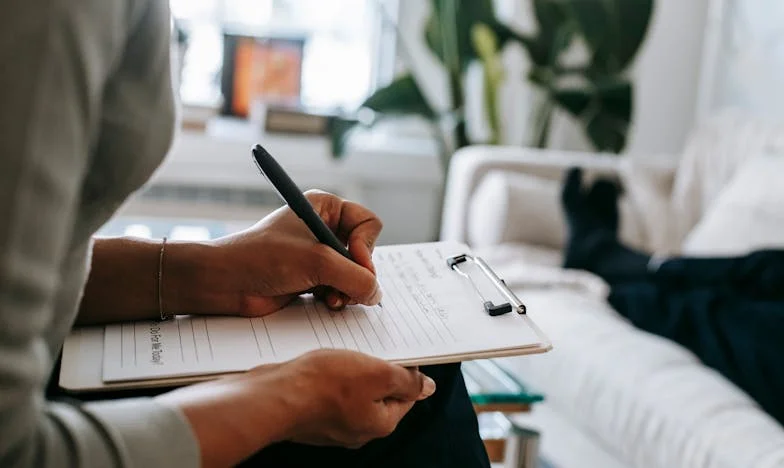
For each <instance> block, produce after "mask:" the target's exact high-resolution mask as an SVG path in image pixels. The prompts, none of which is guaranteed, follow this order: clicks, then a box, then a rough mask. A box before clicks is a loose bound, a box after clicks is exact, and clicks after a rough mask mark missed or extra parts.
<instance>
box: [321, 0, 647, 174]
mask: <svg viewBox="0 0 784 468" xmlns="http://www.w3.org/2000/svg"><path fill="white" fill-rule="evenodd" d="M430 1H431V7H432V11H431V16H430V17H429V19H428V21H427V23H426V25H425V28H424V31H423V33H424V39H425V42H426V43H427V45H428V47H429V49H430V51H431V52H432V53H433V54H434V55H435V56H436V57H437V58H438V59H439V61H440V62H441V64H442V65H443V66H444V68H445V70H446V71H447V73H448V76H449V95H450V97H451V106H450V108H449V109H448V110H447V111H446V112H436V111H435V110H434V108H433V106H432V105H431V104H430V103H429V102H428V100H427V98H426V97H425V94H424V93H423V92H422V90H421V87H420V86H419V84H418V83H417V80H416V78H415V77H414V75H413V74H411V73H407V74H404V75H402V76H399V77H397V78H396V79H395V80H394V81H393V82H392V83H390V84H389V85H387V86H385V87H382V88H380V89H378V90H377V91H376V92H374V93H373V94H372V95H371V96H369V97H368V98H367V99H366V100H365V101H364V102H363V103H362V105H361V106H360V109H366V110H370V111H372V115H373V118H372V119H369V120H365V121H363V123H361V124H360V122H359V121H358V120H357V119H355V118H353V117H340V118H335V119H333V120H332V122H331V138H332V151H333V154H334V155H335V156H336V157H339V156H340V155H342V154H343V152H344V150H345V146H346V144H347V142H348V141H349V139H350V136H351V133H352V131H353V130H354V129H355V128H356V127H358V126H365V127H367V126H372V125H374V124H376V123H377V122H379V121H381V120H383V119H385V118H387V117H390V116H399V115H419V116H421V117H423V118H424V119H425V121H426V122H428V124H429V125H430V128H431V130H432V133H433V135H434V137H435V138H436V141H438V142H439V146H440V148H441V153H442V154H441V162H442V166H443V168H444V170H446V168H447V167H448V164H449V158H450V156H451V154H452V153H453V152H454V150H456V149H459V148H461V147H464V146H467V145H469V144H471V142H470V141H469V138H468V135H467V131H466V120H465V107H464V106H465V100H464V96H465V79H466V70H467V67H468V66H469V65H470V64H471V63H477V62H478V63H481V65H482V69H483V73H484V80H483V81H484V102H485V112H486V117H487V120H488V123H489V125H490V127H491V130H492V136H491V141H490V142H491V143H495V142H497V141H498V134H499V127H500V125H499V118H500V116H499V113H498V102H497V101H498V89H499V87H500V85H501V83H502V82H503V80H504V79H510V77H507V76H505V71H504V70H503V67H502V65H501V62H500V53H501V51H502V50H503V48H504V47H505V46H506V45H508V44H510V43H513V42H514V43H518V44H520V45H522V46H523V48H524V50H525V51H526V52H527V55H528V57H529V59H530V63H531V68H530V72H529V73H528V75H527V76H526V77H521V79H526V80H527V81H528V82H529V83H530V84H531V85H532V86H534V87H536V88H537V89H538V90H539V92H540V95H542V96H543V99H542V100H541V102H540V104H539V105H538V106H537V109H534V111H535V112H534V114H535V115H536V118H535V119H534V126H533V127H532V128H531V129H529V131H528V134H529V135H530V138H529V141H528V144H529V145H531V146H536V147H544V146H545V145H546V143H547V139H548V135H549V130H550V123H551V121H552V115H553V111H554V110H555V109H556V108H560V109H563V110H565V111H566V112H568V113H570V114H571V115H573V116H574V117H575V118H576V119H577V121H578V122H579V123H580V125H581V127H582V129H583V131H584V132H585V134H586V135H587V137H588V139H589V140H590V141H591V142H592V144H593V145H594V147H595V149H596V150H598V151H603V152H612V153H619V152H620V151H622V150H623V148H624V146H625V144H626V138H627V133H628V129H629V126H630V123H631V119H632V109H633V102H634V92H633V84H632V82H631V80H630V79H629V77H628V76H627V71H628V67H629V65H630V63H631V61H632V60H633V58H634V57H635V55H636V53H637V51H638V49H639V47H640V45H641V44H642V42H643V40H644V38H645V35H646V32H647V29H648V24H649V22H650V17H651V13H652V9H653V0H531V1H532V7H533V12H534V15H535V19H536V24H537V28H536V31H535V32H534V33H532V34H525V33H520V32H518V31H514V30H513V29H511V28H510V27H508V26H506V25H504V24H503V23H501V22H500V21H498V19H497V18H496V15H495V12H494V10H493V4H492V0H430ZM401 42H402V41H401ZM576 44H582V46H583V47H584V49H585V52H586V53H585V54H584V55H585V58H584V59H583V60H582V61H581V62H579V63H577V64H567V63H566V62H567V61H566V60H565V57H566V54H567V52H568V51H570V50H571V49H572V48H573V47H575V45H576ZM401 47H402V44H401ZM402 52H403V58H404V59H405V57H406V53H405V52H406V51H405V49H403V51H402ZM512 78H513V77H512ZM445 121H448V122H451V125H449V126H447V130H446V131H445V130H444V128H445V125H444V122H445ZM521 131H524V129H521Z"/></svg>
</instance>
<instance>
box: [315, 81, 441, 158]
mask: <svg viewBox="0 0 784 468" xmlns="http://www.w3.org/2000/svg"><path fill="white" fill-rule="evenodd" d="M360 108H366V109H371V110H373V111H375V112H376V113H377V116H376V118H374V119H373V120H372V121H370V122H368V123H367V124H366V125H367V126H373V125H374V124H375V123H377V122H378V121H379V120H380V119H381V118H383V117H384V116H389V115H411V114H415V115H420V116H422V117H424V118H425V119H428V120H433V119H435V118H436V113H435V111H433V108H432V107H430V104H428V102H427V99H426V98H425V95H424V94H423V93H422V91H421V90H420V89H419V85H417V82H416V80H415V79H414V77H413V76H412V75H410V74H406V75H403V76H400V77H398V78H397V79H395V80H394V81H393V82H392V83H390V84H389V85H387V86H386V87H384V88H380V89H378V90H377V91H376V92H375V93H373V94H372V95H370V97H368V98H367V99H365V102H363V103H362V104H361V105H360ZM359 124H360V122H359V121H358V120H356V119H346V118H342V117H334V118H332V119H331V120H330V132H329V133H330V137H331V146H332V154H333V155H334V156H335V157H340V156H343V153H344V152H345V149H346V140H347V139H348V137H349V136H350V134H351V132H352V131H353V130H354V127H356V126H357V125H359Z"/></svg>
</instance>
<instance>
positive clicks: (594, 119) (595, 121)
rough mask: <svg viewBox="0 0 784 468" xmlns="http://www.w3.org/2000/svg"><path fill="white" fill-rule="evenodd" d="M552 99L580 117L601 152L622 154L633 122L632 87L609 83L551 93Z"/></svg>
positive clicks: (620, 80)
mask: <svg viewBox="0 0 784 468" xmlns="http://www.w3.org/2000/svg"><path fill="white" fill-rule="evenodd" d="M551 96H552V98H553V99H554V100H555V101H556V102H557V103H558V105H560V106H561V107H563V108H564V109H565V110H567V111H568V112H569V113H570V114H572V115H574V116H575V117H577V118H578V119H579V120H580V121H581V123H582V125H583V126H584V127H585V132H586V134H587V135H588V137H589V138H590V139H591V142H592V143H593V145H594V147H595V148H596V149H597V150H599V151H610V152H613V153H618V152H620V151H621V150H622V149H623V147H624V146H625V145H626V134H627V133H628V130H629V126H630V123H631V119H632V85H631V83H630V82H629V81H627V80H623V79H616V80H606V81H605V82H603V83H600V84H598V85H592V86H590V87H584V88H576V87H571V88H564V89H553V90H551Z"/></svg>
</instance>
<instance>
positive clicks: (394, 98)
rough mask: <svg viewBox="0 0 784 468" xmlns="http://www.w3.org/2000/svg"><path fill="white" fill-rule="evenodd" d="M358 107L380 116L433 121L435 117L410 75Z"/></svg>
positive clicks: (376, 93)
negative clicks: (386, 115) (416, 116)
mask: <svg viewBox="0 0 784 468" xmlns="http://www.w3.org/2000/svg"><path fill="white" fill-rule="evenodd" d="M360 107H367V108H368V109H372V110H374V111H376V112H379V113H381V114H417V115H420V116H422V117H424V118H426V119H433V118H435V117H436V115H437V114H436V112H435V111H434V110H433V108H432V107H430V104H429V103H428V102H427V99H426V98H425V95H424V94H423V93H422V90H421V89H419V85H418V84H417V82H416V80H415V79H414V77H413V75H411V74H406V75H402V76H400V77H398V78H396V79H395V80H394V81H393V82H392V83H390V84H389V85H387V86H386V87H384V88H381V89H379V90H377V91H376V92H375V93H373V94H372V95H371V96H370V97H368V98H367V99H365V102H363V103H362V105H361V106H360Z"/></svg>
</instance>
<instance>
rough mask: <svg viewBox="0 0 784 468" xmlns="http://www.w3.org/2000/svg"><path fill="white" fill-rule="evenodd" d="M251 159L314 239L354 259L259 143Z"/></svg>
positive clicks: (254, 148)
mask: <svg viewBox="0 0 784 468" xmlns="http://www.w3.org/2000/svg"><path fill="white" fill-rule="evenodd" d="M253 160H254V161H255V162H256V167H258V168H259V172H261V174H262V175H263V176H264V177H265V178H266V179H267V180H268V181H269V183H270V184H272V186H273V187H275V190H276V191H277V192H278V194H279V195H280V197H281V198H282V199H283V201H284V202H286V204H287V205H288V206H289V208H291V210H292V211H293V212H294V213H295V214H296V215H297V216H298V217H299V218H300V219H301V220H302V221H303V222H304V223H305V224H306V225H307V226H308V229H310V231H311V232H312V233H313V235H314V236H316V239H318V241H319V242H321V243H322V244H326V245H328V246H330V247H332V248H333V249H334V250H335V251H336V252H338V253H339V254H340V255H342V256H344V257H346V258H347V259H349V260H351V261H354V259H353V258H351V254H350V253H349V251H348V249H347V248H346V246H345V245H343V243H342V242H340V239H338V238H337V236H335V234H334V233H333V232H332V230H331V229H330V228H329V227H328V226H327V225H326V223H324V220H323V219H321V216H319V215H318V213H316V210H314V209H313V205H311V204H310V202H309V201H308V199H307V198H305V195H304V194H303V193H302V190H300V189H299V187H297V184H295V183H294V181H293V180H291V177H289V175H288V174H287V173H286V171H284V170H283V168H282V167H281V166H280V164H278V162H277V161H276V160H275V158H273V157H272V155H271V154H269V153H268V152H267V150H265V149H264V148H263V147H262V146H261V145H256V146H254V147H253ZM379 306H381V304H379Z"/></svg>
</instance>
